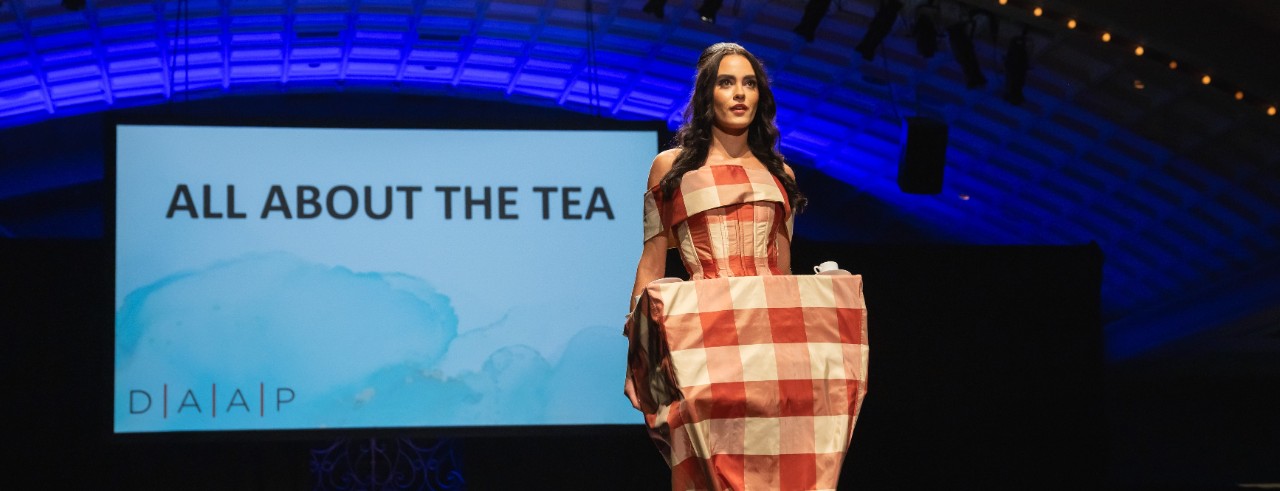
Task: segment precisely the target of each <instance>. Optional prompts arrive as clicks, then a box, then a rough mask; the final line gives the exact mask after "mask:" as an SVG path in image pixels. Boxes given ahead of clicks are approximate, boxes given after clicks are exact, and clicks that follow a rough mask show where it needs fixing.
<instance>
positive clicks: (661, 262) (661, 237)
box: [627, 149, 679, 311]
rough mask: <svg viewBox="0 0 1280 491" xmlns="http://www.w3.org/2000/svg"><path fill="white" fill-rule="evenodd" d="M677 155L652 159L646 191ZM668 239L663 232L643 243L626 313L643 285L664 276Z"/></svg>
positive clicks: (668, 167)
mask: <svg viewBox="0 0 1280 491" xmlns="http://www.w3.org/2000/svg"><path fill="white" fill-rule="evenodd" d="M678 153H679V150H676V149H672V150H667V151H665V152H662V153H660V154H658V156H657V157H654V159H653V166H652V167H650V168H649V181H648V186H647V189H652V188H653V187H654V186H657V185H658V183H659V182H661V181H662V178H663V177H664V176H666V175H667V172H668V171H670V170H671V164H672V163H673V162H675V159H676V154H678ZM668 237H670V231H667V230H664V231H663V232H662V233H660V234H658V235H655V236H653V237H652V238H650V239H649V240H646V241H645V242H644V249H642V250H641V251H640V263H639V264H637V265H636V281H635V284H633V285H632V286H631V305H630V306H629V307H628V309H627V310H628V311H630V310H631V309H632V308H635V305H634V303H635V298H636V297H637V296H639V295H640V291H641V290H643V289H644V287H645V285H648V284H649V282H651V281H653V280H656V279H659V278H662V277H663V276H665V275H666V272H667V248H668V247H670V242H669V240H668Z"/></svg>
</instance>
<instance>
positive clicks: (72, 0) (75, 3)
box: [62, 0, 85, 12]
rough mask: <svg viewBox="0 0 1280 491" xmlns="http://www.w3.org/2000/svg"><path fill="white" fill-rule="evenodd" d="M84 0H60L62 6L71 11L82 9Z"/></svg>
mask: <svg viewBox="0 0 1280 491" xmlns="http://www.w3.org/2000/svg"><path fill="white" fill-rule="evenodd" d="M84 2H85V0H62V8H64V9H67V10H70V11H72V12H79V11H81V10H84Z"/></svg>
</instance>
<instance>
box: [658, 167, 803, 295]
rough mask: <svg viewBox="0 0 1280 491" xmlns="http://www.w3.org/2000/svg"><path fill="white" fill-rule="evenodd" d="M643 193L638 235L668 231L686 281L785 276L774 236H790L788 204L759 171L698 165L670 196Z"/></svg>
mask: <svg viewBox="0 0 1280 491" xmlns="http://www.w3.org/2000/svg"><path fill="white" fill-rule="evenodd" d="M660 194H661V193H660V190H659V189H658V188H656V187H655V188H654V189H651V190H650V191H649V192H648V193H645V202H644V203H645V206H644V238H645V240H646V241H647V240H649V239H650V238H652V237H654V236H656V235H658V234H663V233H665V234H669V237H670V238H669V239H668V241H669V244H671V246H672V247H678V248H679V249H680V258H681V259H682V260H683V261H684V266H685V269H687V270H688V271H689V275H690V279H694V280H698V279H706V278H720V277H732V276H768V275H778V274H785V272H784V271H782V270H780V269H779V268H778V249H777V234H779V233H785V234H787V237H788V238H789V237H790V236H791V207H790V205H789V204H788V203H787V194H786V191H785V190H784V189H783V188H782V184H781V183H780V182H778V180H777V178H775V177H774V176H773V174H770V173H769V171H768V170H764V169H748V168H746V167H743V166H740V165H704V166H703V167H700V168H698V169H695V170H692V171H689V172H688V173H686V174H685V175H684V177H683V178H682V179H681V181H680V187H679V188H678V189H677V190H676V193H675V196H673V197H672V199H670V200H663V199H661V196H660Z"/></svg>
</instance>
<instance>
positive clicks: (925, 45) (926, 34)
mask: <svg viewBox="0 0 1280 491" xmlns="http://www.w3.org/2000/svg"><path fill="white" fill-rule="evenodd" d="M936 15H937V9H936V8H934V7H932V6H929V7H923V6H922V7H917V8H916V23H915V25H914V26H912V28H911V34H912V35H914V36H915V38H916V51H917V52H919V53H920V56H923V57H925V58H933V55H934V54H935V53H937V52H938V25H937V24H936V23H934V21H933V19H934V16H936Z"/></svg>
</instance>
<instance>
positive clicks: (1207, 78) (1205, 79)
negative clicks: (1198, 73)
mask: <svg viewBox="0 0 1280 491" xmlns="http://www.w3.org/2000/svg"><path fill="white" fill-rule="evenodd" d="M1212 81H1213V79H1212V78H1209V76H1208V75H1205V76H1203V77H1200V83H1202V84H1205V85H1209V82H1212Z"/></svg>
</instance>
